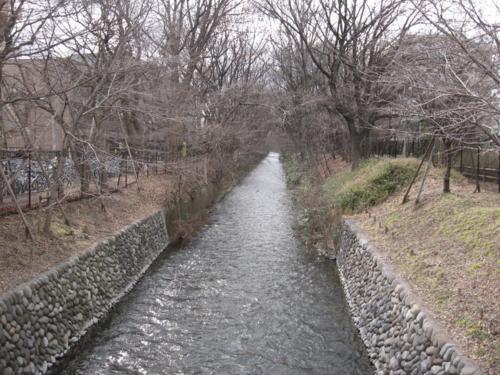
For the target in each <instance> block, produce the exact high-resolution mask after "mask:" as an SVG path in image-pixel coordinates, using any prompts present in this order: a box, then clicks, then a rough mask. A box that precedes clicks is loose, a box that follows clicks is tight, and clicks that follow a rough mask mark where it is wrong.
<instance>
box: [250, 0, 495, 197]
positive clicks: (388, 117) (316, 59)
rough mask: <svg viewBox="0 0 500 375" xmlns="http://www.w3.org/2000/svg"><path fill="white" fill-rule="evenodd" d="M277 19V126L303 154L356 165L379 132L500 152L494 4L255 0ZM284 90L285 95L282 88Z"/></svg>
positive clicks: (449, 148)
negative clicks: (340, 158)
mask: <svg viewBox="0 0 500 375" xmlns="http://www.w3.org/2000/svg"><path fill="white" fill-rule="evenodd" d="M257 6H258V7H259V9H260V10H261V11H262V12H263V13H264V14H266V15H268V16H269V17H270V18H272V19H273V20H274V22H275V23H274V25H276V28H277V30H278V33H279V34H277V35H276V37H274V38H273V39H272V42H273V43H272V45H273V59H274V61H275V63H274V66H275V67H276V70H275V71H274V77H273V78H274V81H275V87H278V91H279V93H280V95H279V97H280V108H281V109H282V111H283V113H284V115H283V118H282V126H283V127H284V128H285V129H286V131H287V132H288V133H289V134H290V135H291V136H292V137H293V138H294V142H295V144H297V145H300V147H301V149H300V151H301V152H302V153H304V154H307V153H310V154H313V155H314V154H315V153H317V152H318V151H319V152H331V153H333V156H336V155H338V154H339V153H340V154H341V155H343V156H344V157H346V158H348V159H350V160H351V161H352V162H353V167H354V168H356V167H357V165H358V164H359V161H360V160H362V159H363V158H364V157H366V156H367V154H366V152H365V151H366V150H367V149H368V145H369V143H370V142H371V141H372V140H375V139H377V138H378V137H399V138H409V137H410V138H413V139H415V137H418V138H421V137H436V138H438V140H439V143H440V145H441V147H442V148H443V149H444V150H445V153H446V155H447V167H448V171H447V176H445V178H444V191H449V170H450V168H451V165H452V162H453V159H454V156H455V155H456V154H457V152H458V151H459V150H461V149H463V148H467V147H471V146H477V145H481V144H484V145H489V146H490V147H494V148H495V149H496V152H497V153H499V132H500V127H499V119H500V116H499V115H500V113H499V112H498V109H499V104H500V102H499V96H498V93H499V91H498V87H499V86H498V85H499V83H500V81H499V72H500V69H499V68H500V67H499V57H500V50H499V48H500V39H499V37H500V34H499V30H500V29H499V26H500V24H499V15H500V11H499V7H498V5H497V4H494V2H491V6H490V7H489V8H485V4H484V3H482V2H476V1H474V0H450V1H444V2H443V1H434V0H421V1H418V0H414V1H411V2H407V1H399V0H380V1H368V0H353V1H342V0H334V1H330V0H329V1H326V0H318V1H303V0H260V1H257ZM285 93H287V94H285Z"/></svg>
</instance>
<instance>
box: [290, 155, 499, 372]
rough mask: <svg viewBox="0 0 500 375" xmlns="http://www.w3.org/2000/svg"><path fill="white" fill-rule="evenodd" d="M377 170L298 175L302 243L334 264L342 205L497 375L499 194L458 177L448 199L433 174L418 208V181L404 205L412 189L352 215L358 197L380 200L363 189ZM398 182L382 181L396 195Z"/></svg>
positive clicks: (456, 338)
mask: <svg viewBox="0 0 500 375" xmlns="http://www.w3.org/2000/svg"><path fill="white" fill-rule="evenodd" d="M403 163H407V162H406V161H403ZM374 168H375V167H374V166H371V167H370V168H369V169H367V170H362V171H360V172H359V173H357V174H353V173H352V172H350V171H349V170H350V168H349V166H348V165H347V164H346V163H345V162H341V161H339V160H335V161H331V162H330V164H329V165H328V166H324V165H320V173H319V174H318V173H312V177H308V176H307V175H306V173H297V171H299V172H300V170H301V169H300V168H299V169H295V172H292V174H291V175H290V174H289V182H290V185H291V186H294V185H295V187H296V189H295V193H294V195H295V196H296V198H295V201H296V202H297V203H299V205H298V206H299V207H298V213H297V224H296V226H297V228H298V229H299V230H300V231H301V232H302V238H303V239H304V240H305V241H306V242H308V243H309V245H311V247H314V248H316V249H319V251H320V253H323V254H327V256H328V250H330V251H332V250H333V242H334V239H333V238H331V237H334V236H335V233H333V236H330V233H331V232H329V231H328V230H325V228H328V226H329V225H330V224H331V222H332V220H338V217H335V215H332V212H331V211H330V209H331V208H332V207H335V205H343V207H344V216H348V217H350V218H352V219H354V220H355V221H356V222H357V223H358V225H359V226H360V227H361V228H362V229H363V231H364V232H365V234H366V236H367V237H368V238H369V240H370V242H371V243H372V244H373V245H374V246H375V247H376V248H377V249H378V250H379V252H380V253H381V254H382V255H383V257H384V259H385V260H386V261H387V262H389V263H390V264H391V265H392V266H393V268H394V269H395V270H396V272H397V273H398V275H399V276H401V277H403V278H405V279H406V280H408V282H409V284H410V285H411V287H412V288H413V289H414V290H415V292H416V293H417V294H418V299H419V300H420V301H422V305H424V307H425V309H426V310H427V311H428V312H430V313H431V315H432V316H433V317H434V320H436V321H437V322H438V323H439V324H440V325H441V326H443V327H445V329H446V331H447V332H448V335H449V336H450V338H451V339H452V341H453V342H455V343H456V344H458V345H459V346H460V347H461V348H462V349H463V351H464V352H465V354H466V355H467V356H468V357H469V358H472V359H473V360H474V361H475V362H476V363H478V364H479V365H480V366H481V367H482V368H483V369H484V370H485V371H486V372H487V373H488V374H490V375H496V374H499V373H500V316H499V315H498V314H499V311H500V302H499V301H500V237H499V236H498V233H499V232H500V205H499V203H500V194H498V193H493V192H489V191H484V190H483V191H482V192H481V193H479V194H478V193H473V191H474V187H475V186H474V185H473V184H470V183H469V182H468V181H467V180H466V179H465V178H463V177H462V176H460V175H458V174H455V173H454V174H453V175H452V177H453V178H452V185H451V191H452V193H450V194H443V193H442V176H443V174H444V170H442V169H439V168H432V169H431V171H430V173H429V176H428V178H427V181H426V183H425V185H424V187H423V191H422V195H421V198H420V203H419V204H418V205H416V204H415V197H416V195H417V192H418V189H419V187H420V180H417V182H416V185H415V186H414V187H413V189H412V191H411V194H410V201H409V202H408V203H406V204H404V205H403V204H402V201H403V196H404V194H405V192H406V187H403V188H401V187H399V188H398V189H396V191H395V192H393V193H391V194H388V195H387V196H386V197H385V199H384V200H383V201H382V202H380V203H378V204H377V205H375V206H370V207H366V206H364V205H361V206H360V207H362V208H361V209H358V210H357V211H356V210H354V212H353V211H349V207H354V206H355V204H354V203H355V201H356V200H357V199H358V198H359V197H360V196H363V197H364V198H368V199H375V200H377V199H378V197H373V196H371V195H370V193H371V191H372V190H373V188H372V187H368V185H364V184H365V183H366V181H367V180H368V179H370V178H372V177H373V178H374V176H371V173H372V171H373V169H374ZM302 170H303V171H304V170H305V169H304V168H302ZM328 172H330V173H328ZM318 175H321V176H322V177H321V178H320V177H318ZM400 175H401V173H398V177H399V176H400ZM335 178H337V181H335ZM395 180H396V178H395V177H394V176H393V177H391V178H389V179H380V178H379V180H378V181H382V182H384V181H388V182H389V184H386V186H385V187H387V186H388V187H391V186H390V183H392V182H394V181H395ZM325 181H326V182H325ZM339 181H340V182H339ZM353 181H355V182H356V183H355V184H352V185H350V184H351V183H353ZM384 183H385V182H384ZM404 186H407V185H404ZM342 189H344V190H342ZM364 192H366V194H365V193H364ZM297 194H298V195H297ZM343 198H346V199H345V200H342V199H343ZM300 203H303V204H302V207H303V208H302V209H301V208H300ZM346 212H348V213H349V214H348V215H346V214H345V213H346ZM318 217H319V218H322V219H318ZM325 218H327V219H328V220H325ZM334 232H335V231H334Z"/></svg>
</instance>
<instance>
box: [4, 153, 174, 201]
mask: <svg viewBox="0 0 500 375" xmlns="http://www.w3.org/2000/svg"><path fill="white" fill-rule="evenodd" d="M131 154H132V157H133V159H131V158H130V154H129V153H128V152H123V151H121V150H118V149H112V150H110V152H108V153H101V155H100V157H99V160H98V158H97V155H95V154H93V155H92V156H90V157H89V159H88V160H84V158H83V157H82V158H79V159H78V158H75V157H73V156H72V155H71V153H70V154H69V155H68V157H67V158H66V161H65V164H64V168H63V173H62V176H61V181H60V182H61V188H62V189H64V188H65V189H74V190H84V188H85V186H88V185H92V184H94V185H95V184H102V185H107V184H105V183H104V181H108V180H109V179H113V178H115V181H114V184H115V185H114V186H113V188H115V187H116V188H118V187H120V184H122V185H124V186H127V185H128V184H129V183H130V182H132V181H131V178H130V176H131V175H137V176H146V177H149V175H150V174H160V173H166V172H167V170H168V169H169V168H170V167H169V166H167V160H170V161H171V162H172V163H175V162H177V161H178V160H179V158H180V156H179V153H178V152H170V153H168V152H164V151H159V150H137V151H132V152H131ZM35 156H36V157H35ZM59 156H60V151H36V154H35V153H34V152H33V151H32V150H12V151H11V150H0V167H1V168H3V170H4V172H5V175H6V176H7V179H8V181H9V184H10V186H11V188H12V190H13V192H14V194H15V195H16V196H21V195H22V196H23V198H24V203H25V204H27V208H28V209H31V208H32V201H33V200H34V199H36V197H35V194H38V195H40V193H44V192H46V191H48V190H49V189H50V186H52V185H53V184H54V183H56V181H55V173H54V172H55V168H56V166H57V159H58V157H59ZM42 168H43V169H44V170H45V172H46V173H45V174H44V173H43V171H42ZM170 169H171V168H170ZM103 174H105V176H104V175H103ZM45 176H48V180H47V178H45ZM82 176H84V177H82ZM7 196H9V192H8V189H7V187H6V184H5V181H3V180H2V179H1V178H0V205H2V204H3V203H4V199H3V198H4V197H7ZM26 201H27V202H26Z"/></svg>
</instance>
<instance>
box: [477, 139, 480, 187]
mask: <svg viewBox="0 0 500 375" xmlns="http://www.w3.org/2000/svg"><path fill="white" fill-rule="evenodd" d="M480 156H481V152H480V147H479V146H478V147H477V176H478V180H479V163H480V161H481V159H480Z"/></svg>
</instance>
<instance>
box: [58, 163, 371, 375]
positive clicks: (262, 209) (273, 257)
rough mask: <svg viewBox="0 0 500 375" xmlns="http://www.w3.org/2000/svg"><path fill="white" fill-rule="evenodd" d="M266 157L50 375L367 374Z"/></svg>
mask: <svg viewBox="0 0 500 375" xmlns="http://www.w3.org/2000/svg"><path fill="white" fill-rule="evenodd" d="M292 215H293V214H292V211H291V207H290V202H289V200H288V198H287V196H286V188H285V183H284V178H283V175H282V170H281V166H280V164H279V161H278V157H277V155H276V154H271V155H270V156H269V157H268V158H267V159H265V160H264V161H263V162H262V163H261V164H260V165H259V166H258V167H257V168H256V169H255V170H254V171H253V172H251V173H250V174H249V175H248V176H247V177H246V178H245V179H244V180H243V181H242V183H241V184H240V185H239V186H237V187H236V188H234V189H233V191H232V192H231V193H229V194H228V195H227V196H226V197H225V198H224V199H223V200H222V201H221V204H220V208H219V210H218V211H217V212H216V214H214V215H213V217H212V223H211V224H209V225H207V226H206V227H205V228H204V229H203V230H202V231H201V232H200V234H199V236H198V237H197V238H196V239H195V240H194V241H193V242H192V243H191V244H189V245H187V246H185V247H184V248H182V249H176V250H173V251H166V252H165V253H164V254H162V255H161V256H160V257H159V258H158V259H157V260H156V261H155V262H154V263H153V265H152V266H151V268H150V269H149V270H148V271H147V272H146V274H145V275H144V277H143V278H142V279H141V280H140V281H139V282H138V283H137V285H136V286H135V288H134V289H133V290H132V291H131V292H130V294H129V295H127V297H126V298H125V299H124V300H123V301H122V302H121V303H119V304H118V305H117V307H116V309H115V310H114V312H113V313H112V314H111V315H110V316H109V318H108V319H106V322H104V323H103V324H102V325H101V326H100V327H99V329H97V330H96V332H94V333H93V335H92V337H90V338H89V339H87V340H86V343H85V344H83V345H81V347H80V348H78V350H77V351H76V352H75V355H74V358H73V359H72V360H70V361H66V362H65V363H63V365H62V366H58V367H57V368H55V369H54V370H55V371H54V373H57V374H86V375H87V374H88V375H90V374H94V375H96V374H339V375H348V374H360V375H361V374H362V375H365V374H371V373H373V368H372V367H371V366H370V363H369V360H368V357H367V355H366V353H365V351H364V347H363V345H362V343H361V340H360V339H359V337H358V334H357V330H356V328H355V327H354V326H353V324H352V322H351V318H350V315H349V309H348V307H347V305H346V303H345V299H344V296H343V292H342V285H341V283H340V280H339V276H338V273H337V269H336V267H335V264H334V263H333V262H331V261H325V260H319V259H317V258H316V257H315V256H314V255H313V254H310V253H308V252H307V251H306V249H305V248H304V247H303V246H302V245H301V244H300V243H299V242H298V241H297V240H296V239H295V238H294V237H293V231H292V229H291V226H292Z"/></svg>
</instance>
